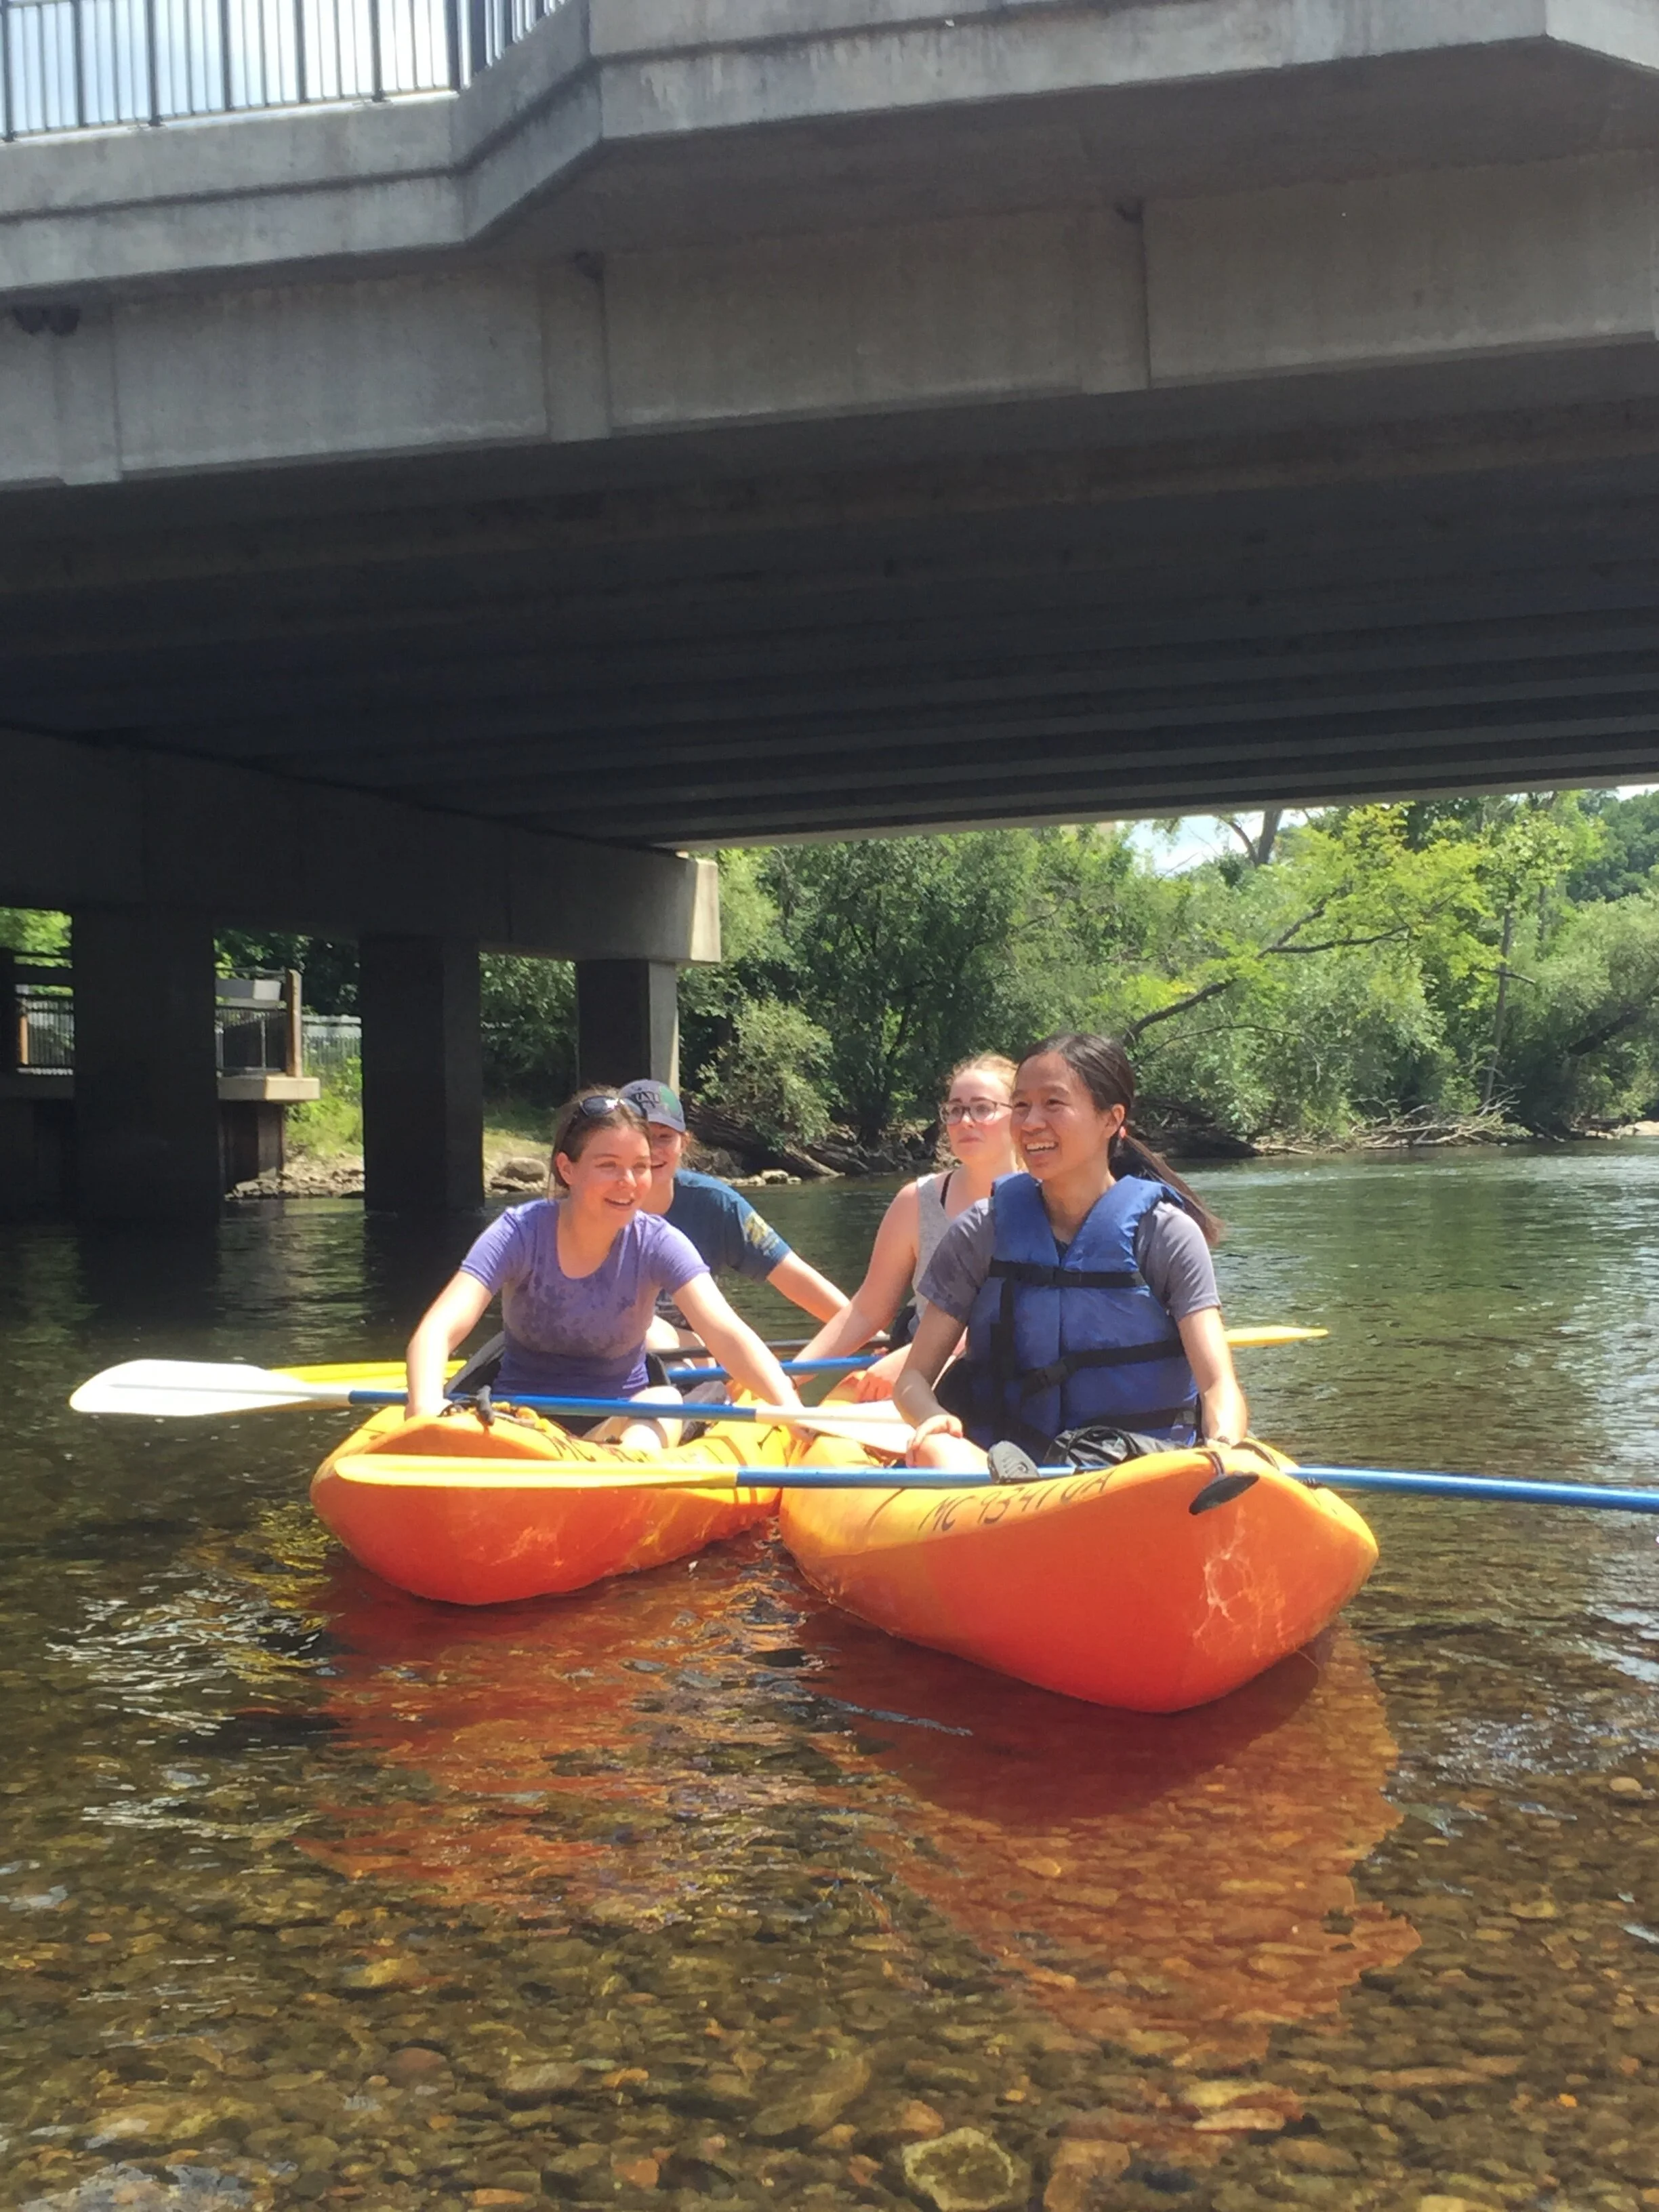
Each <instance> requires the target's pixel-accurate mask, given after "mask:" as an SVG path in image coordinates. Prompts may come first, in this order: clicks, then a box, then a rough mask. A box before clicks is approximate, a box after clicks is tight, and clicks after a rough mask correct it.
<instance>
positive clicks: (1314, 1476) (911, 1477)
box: [347, 1390, 1659, 1513]
mask: <svg viewBox="0 0 1659 2212" xmlns="http://www.w3.org/2000/svg"><path fill="white" fill-rule="evenodd" d="M463 1402H465V1401H460V1400H454V1401H452V1403H456V1404H459V1403H463ZM507 1402H508V1403H510V1404H512V1405H514V1406H524V1407H528V1408H529V1409H530V1410H531V1411H532V1413H571V1414H574V1416H575V1417H576V1418H577V1419H579V1420H586V1419H599V1420H604V1419H608V1418H610V1417H611V1416H613V1415H616V1414H624V1415H627V1416H628V1417H629V1418H630V1419H634V1420H636V1421H649V1420H653V1419H668V1420H673V1419H678V1418H680V1414H679V1413H677V1410H676V1408H675V1407H674V1406H673V1404H672V1403H671V1401H666V1400H664V1399H660V1398H655V1399H653V1398H535V1397H529V1396H526V1395H520V1394H519V1393H516V1392H515V1393H514V1395H513V1397H512V1398H511V1400H509V1401H507ZM347 1403H348V1404H349V1405H353V1406H401V1405H402V1404H404V1393H403V1391H401V1390H353V1391H352V1392H351V1393H350V1394H349V1397H348V1399H347ZM804 1410H806V1411H811V1408H805V1409H804ZM847 1410H848V1412H849V1413H856V1411H857V1410H858V1409H857V1407H848V1409H847ZM684 1418H685V1419H689V1420H694V1421H762V1420H763V1421H765V1422H766V1423H768V1425H775V1423H776V1419H777V1416H776V1415H775V1414H773V1413H757V1411H756V1409H755V1407H752V1406H726V1405H718V1404H716V1405H708V1404H702V1405H691V1406H687V1407H684ZM1036 1472H1037V1475H1038V1477H1039V1479H1040V1480H1043V1481H1054V1480H1060V1478H1062V1477H1064V1476H1066V1475H1074V1474H1084V1473H1085V1472H1088V1470H1086V1469H1084V1468H1075V1467H1042V1468H1038V1469H1037V1470H1036ZM1287 1472H1293V1473H1295V1474H1297V1475H1298V1476H1299V1477H1300V1479H1301V1480H1303V1481H1304V1482H1305V1483H1308V1484H1309V1485H1310V1486H1312V1487H1314V1488H1316V1489H1317V1488H1327V1489H1331V1490H1394V1491H1404V1492H1407V1494H1408V1495H1411V1496H1414V1497H1419V1498H1474V1499H1480V1500H1484V1501H1489V1502H1491V1503H1492V1504H1510V1505H1577V1506H1583V1507H1588V1508H1589V1509H1590V1510H1596V1511H1601V1512H1603V1513H1659V1489H1656V1490H1608V1489H1601V1488H1598V1487H1596V1486H1595V1485H1594V1484H1591V1483H1586V1482H1510V1481H1507V1480H1503V1479H1502V1478H1499V1477H1497V1476H1493V1475H1486V1474H1414V1473H1407V1472H1405V1471H1403V1470H1401V1469H1397V1468H1383V1467H1298V1468H1295V1469H1293V1470H1287ZM778 1474H785V1475H786V1477H787V1484H788V1487H789V1488H791V1489H792V1490H836V1489H845V1488H847V1487H848V1480H849V1477H851V1476H853V1475H854V1474H857V1475H860V1476H862V1477H863V1478H864V1479H865V1480H868V1481H870V1483H871V1486H872V1487H873V1488H886V1487H890V1485H889V1484H887V1483H885V1482H884V1481H883V1480H882V1478H881V1475H880V1474H878V1473H874V1472H872V1469H870V1468H789V1469H787V1471H786V1470H783V1469H778V1470H775V1473H774V1477H773V1479H769V1480H768V1481H767V1483H766V1487H767V1488H768V1489H770V1488H772V1487H774V1486H775V1476H776V1475H778ZM900 1486H902V1488H904V1489H907V1490H980V1489H987V1488H989V1487H991V1486H992V1485H991V1480H990V1477H989V1476H988V1475H979V1474H945V1473H940V1472H939V1471H937V1470H935V1469H933V1468H905V1469H904V1470H903V1476H902V1485H900Z"/></svg>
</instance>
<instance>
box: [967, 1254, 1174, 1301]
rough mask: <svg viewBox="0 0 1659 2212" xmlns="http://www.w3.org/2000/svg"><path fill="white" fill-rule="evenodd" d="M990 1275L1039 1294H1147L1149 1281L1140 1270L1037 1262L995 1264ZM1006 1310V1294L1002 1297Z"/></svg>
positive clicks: (1013, 1261)
mask: <svg viewBox="0 0 1659 2212" xmlns="http://www.w3.org/2000/svg"><path fill="white" fill-rule="evenodd" d="M987 1273H989V1274H993V1275H998V1276H1000V1278H1001V1279H1002V1280H1003V1281H1004V1282H1005V1283H1023V1284H1024V1285H1025V1286H1026V1287H1027V1289H1029V1290H1038V1291H1144V1290H1145V1289H1146V1277H1145V1275H1143V1274H1142V1273H1141V1272H1140V1270H1139V1267H1118V1268H1111V1269H1108V1268H1102V1267H1043V1266H1042V1265H1041V1264H1040V1263H1039V1262H1038V1261H1035V1260H993V1261H992V1262H991V1265H990V1267H989V1268H988V1269H987ZM1003 1305H1004V1309H1005V1310H1006V1306H1007V1293H1006V1291H1004V1293H1003Z"/></svg>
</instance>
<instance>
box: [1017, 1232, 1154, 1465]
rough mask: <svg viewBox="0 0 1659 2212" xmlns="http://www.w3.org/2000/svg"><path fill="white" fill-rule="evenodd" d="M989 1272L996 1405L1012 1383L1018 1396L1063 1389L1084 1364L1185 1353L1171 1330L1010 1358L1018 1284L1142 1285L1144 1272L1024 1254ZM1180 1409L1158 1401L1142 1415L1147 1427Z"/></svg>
mask: <svg viewBox="0 0 1659 2212" xmlns="http://www.w3.org/2000/svg"><path fill="white" fill-rule="evenodd" d="M989 1272H990V1273H992V1274H993V1275H997V1276H1000V1278H1001V1281H1002V1299H1001V1304H1000V1306H999V1308H998V1311H997V1317H996V1322H995V1324H994V1327H993V1328H992V1331H991V1357H990V1360H989V1362H988V1364H989V1366H990V1370H991V1373H990V1377H989V1380H990V1382H991V1385H992V1389H993V1390H994V1393H995V1399H996V1404H997V1406H998V1407H1003V1406H1005V1405H1006V1400H1007V1394H1008V1392H1009V1391H1010V1390H1011V1389H1012V1390H1015V1391H1017V1392H1018V1395H1020V1396H1021V1397H1022V1398H1034V1397H1036V1395H1037V1393H1038V1392H1039V1391H1042V1390H1049V1389H1063V1388H1064V1387H1065V1385H1066V1383H1068V1382H1069V1381H1070V1380H1071V1378H1072V1376H1073V1375H1076V1374H1078V1373H1079V1372H1080V1371H1081V1370H1083V1369H1084V1368H1085V1367H1134V1366H1139V1365H1140V1364H1142V1363H1143V1362H1146V1361H1148V1360H1154V1359H1174V1358H1185V1357H1186V1346H1184V1345H1183V1344H1182V1340H1181V1339H1180V1337H1179V1335H1178V1334H1176V1332H1175V1331H1173V1330H1171V1331H1170V1334H1168V1335H1167V1336H1161V1337H1158V1338H1155V1339H1154V1340H1153V1341H1152V1343H1151V1344H1120V1345H1112V1346H1108V1347H1106V1348H1104V1349H1103V1350H1101V1351H1097V1352H1062V1353H1061V1354H1060V1358H1058V1359H1052V1360H1050V1361H1049V1362H1048V1365H1047V1366H1046V1367H1026V1368H1022V1367H1018V1366H1017V1365H1016V1364H1015V1362H1014V1311H1015V1304H1016V1301H1015V1296H1014V1293H1015V1290H1016V1287H1017V1286H1018V1285H1022V1284H1025V1285H1036V1288H1037V1289H1039V1290H1050V1289H1062V1290H1089V1291H1133V1290H1140V1289H1144V1288H1145V1286H1146V1278H1145V1277H1144V1276H1143V1275H1142V1274H1141V1273H1140V1270H1139V1268H1138V1267H1131V1268H1120V1269H1117V1270H1115V1271H1114V1272H1110V1273H1108V1272H1105V1271H1103V1270H1099V1269H1095V1270H1091V1269H1088V1268H1083V1267H1042V1266H1039V1265H1038V1264H1037V1263H1036V1262H1035V1261H1026V1260H993V1261H992V1262H991V1266H990V1271H989ZM1166 1412H1167V1413H1168V1414H1169V1419H1168V1420H1167V1422H1166V1421H1165V1419H1164V1415H1165V1413H1166ZM1182 1413H1183V1409H1176V1410H1173V1411H1171V1410H1170V1409H1169V1408H1166V1407H1158V1410H1157V1411H1156V1412H1155V1413H1149V1414H1146V1415H1145V1416H1143V1419H1145V1421H1146V1426H1147V1427H1148V1428H1159V1427H1164V1426H1168V1427H1173V1426H1174V1425H1176V1422H1177V1421H1179V1420H1180V1419H1182Z"/></svg>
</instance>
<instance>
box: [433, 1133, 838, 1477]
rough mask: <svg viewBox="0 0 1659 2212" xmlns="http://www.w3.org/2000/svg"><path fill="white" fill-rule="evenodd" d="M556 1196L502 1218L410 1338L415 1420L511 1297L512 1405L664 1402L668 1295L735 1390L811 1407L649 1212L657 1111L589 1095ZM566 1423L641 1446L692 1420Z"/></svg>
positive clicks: (667, 1439)
mask: <svg viewBox="0 0 1659 2212" xmlns="http://www.w3.org/2000/svg"><path fill="white" fill-rule="evenodd" d="M553 1180H554V1182H555V1185H556V1188H557V1191H558V1197H557V1200H556V1201H554V1200H547V1199H536V1200H532V1202H531V1203H530V1204H529V1205H528V1206H509V1207H508V1208H507V1211H506V1212H504V1213H502V1214H500V1215H498V1216H497V1218H495V1220H494V1221H492V1222H491V1223H490V1225H489V1228H488V1229H486V1230H485V1231H484V1232H483V1236H482V1237H479V1238H478V1239H477V1242H476V1243H474V1245H473V1247H472V1249H471V1251H470V1252H469V1253H468V1254H467V1255H466V1257H465V1259H464V1260H463V1261H462V1262H461V1264H460V1268H459V1272H458V1273H456V1274H455V1275H454V1276H453V1278H452V1279H451V1280H450V1281H449V1283H448V1284H447V1285H446V1286H445V1288H444V1289H443V1290H442V1291H440V1292H439V1294H438V1296H437V1297H436V1298H435V1300H434V1301H433V1304H432V1305H431V1306H430V1307H429V1308H428V1311H427V1313H426V1316H425V1317H424V1318H423V1319H422V1322H421V1325H420V1327H419V1328H417V1329H416V1332H415V1334H414V1335H413V1336H412V1337H411V1338H410V1344H409V1411H410V1416H411V1417H419V1416H421V1415H431V1414H435V1413H439V1412H441V1410H442V1407H443V1405H444V1377H445V1374H446V1372H447V1368H448V1364H449V1357H450V1354H451V1353H452V1352H453V1350H454V1348H455V1346H457V1345H458V1344H459V1343H460V1341H461V1340H462V1339H463V1338H464V1337H465V1336H466V1335H467V1334H469V1333H470V1332H471V1330H472V1329H473V1328H476V1327H477V1324H478V1322H480V1321H481V1320H482V1319H483V1315H484V1311H485V1309H486V1308H487V1307H488V1306H489V1302H490V1300H491V1299H492V1298H493V1297H496V1296H497V1295H499V1296H500V1298H501V1318H502V1322H503V1323H504V1330H503V1334H504V1339H505V1342H504V1346H503V1350H502V1354H501V1371H500V1373H499V1375H498V1376H497V1377H496V1380H495V1385H494V1389H495V1395H497V1396H499V1397H500V1398H501V1399H503V1400H507V1401H510V1400H512V1399H513V1396H514V1395H520V1396H524V1397H538V1398H539V1397H548V1398H647V1397H648V1398H651V1399H653V1400H658V1401H660V1400H663V1399H667V1400H670V1401H673V1402H675V1403H678V1399H679V1393H678V1391H677V1390H674V1389H669V1388H667V1387H666V1386H663V1385H659V1386H657V1387H656V1388H654V1389H653V1388H651V1387H650V1386H649V1383H648V1377H647V1368H646V1358H645V1340H646V1332H647V1328H649V1327H650V1323H651V1316H652V1315H653V1312H654V1310H655V1309H656V1302H657V1299H658V1297H659V1296H660V1295H662V1294H664V1293H666V1294H668V1295H669V1296H671V1297H673V1298H674V1299H675V1300H676V1301H677V1303H678V1304H679V1306H680V1307H681V1309H682V1310H684V1313H685V1314H686V1316H688V1318H689V1319H690V1322H691V1323H692V1325H693V1327H694V1328H696V1331H697V1333H698V1334H699V1335H700V1336H701V1337H702V1340H703V1341H704V1343H705V1344H707V1345H708V1348H709V1350H710V1351H711V1352H714V1355H715V1357H716V1358H718V1359H719V1360H720V1364H721V1365H722V1366H724V1367H725V1368H726V1370H728V1372H729V1373H730V1375H731V1376H732V1381H733V1383H737V1384H740V1385H742V1386H744V1387H745V1388H747V1389H750V1390H751V1391H753V1392H754V1394H755V1395H756V1396H757V1398H760V1399H762V1400H763V1401H765V1402H766V1403H768V1404H770V1405H785V1406H795V1405H799V1402H800V1401H799V1399H798V1398H797V1397H796V1395H795V1392H794V1389H793V1386H792V1384H791V1383H790V1382H789V1381H788V1378H787V1376H785V1374H784V1372H783V1370H782V1369H781V1367H780V1366H779V1365H778V1363H777V1361H776V1360H775V1359H774V1358H773V1357H772V1354H771V1353H770V1352H769V1351H768V1350H767V1348H766V1346H764V1345H763V1343H762V1342H761V1340H760V1339H759V1338H758V1337H757V1335H756V1334H755V1333H754V1331H753V1330H752V1329H751V1328H749V1327H748V1326H747V1324H746V1323H744V1322H741V1321H739V1320H738V1316H736V1314H734V1313H733V1312H732V1309H731V1307H730V1306H729V1305H728V1304H726V1300H725V1298H724V1297H721V1295H720V1291H717V1290H716V1289H715V1287H714V1279H713V1278H712V1276H711V1275H710V1274H709V1272H708V1263H707V1261H705V1260H704V1259H703V1258H702V1255H701V1254H700V1253H698V1251H697V1250H696V1247H695V1246H694V1245H692V1244H691V1243H690V1242H689V1241H688V1239H687V1238H685V1237H683V1236H682V1235H681V1234H680V1232H679V1231H678V1229H674V1228H671V1226H670V1225H669V1224H668V1223H667V1222H666V1221H664V1220H662V1219H660V1218H659V1217H658V1216H657V1215H655V1214H653V1213H646V1212H641V1200H642V1199H643V1198H644V1197H645V1195H646V1194H647V1192H648V1191H649V1189H650V1188H651V1146H650V1144H649V1141H648V1139H647V1135H646V1125H645V1119H644V1116H643V1115H641V1113H640V1112H639V1110H638V1109H637V1108H636V1107H635V1106H633V1105H631V1104H630V1103H629V1101H628V1100H627V1099H625V1098H623V1097H618V1096H617V1093H616V1092H614V1091H604V1090H599V1089H591V1090H587V1091H580V1092H579V1093H578V1094H577V1096H576V1097H574V1098H573V1099H572V1100H571V1101H570V1102H569V1103H568V1105H567V1106H565V1107H564V1108H563V1109H562V1111H561V1113H560V1115H559V1117H558V1120H557V1121H556V1124H555V1127H554V1136H553ZM562 1426H563V1427H565V1428H567V1429H569V1430H570V1431H572V1432H573V1433H574V1434H576V1435H586V1434H587V1433H589V1432H592V1434H594V1435H596V1436H598V1437H600V1438H602V1439H603V1440H604V1441H606V1442H611V1443H623V1444H628V1445H630V1446H632V1447H633V1448H634V1449H636V1450H646V1451H659V1450H661V1449H663V1448H664V1447H665V1445H666V1444H668V1443H675V1442H678V1423H673V1422H669V1423H663V1422H660V1421H651V1420H641V1421H627V1420H623V1421H618V1422H616V1423H611V1422H608V1421H602V1422H599V1423H594V1422H591V1421H589V1422H584V1421H582V1420H580V1419H569V1420H566V1421H563V1422H562Z"/></svg>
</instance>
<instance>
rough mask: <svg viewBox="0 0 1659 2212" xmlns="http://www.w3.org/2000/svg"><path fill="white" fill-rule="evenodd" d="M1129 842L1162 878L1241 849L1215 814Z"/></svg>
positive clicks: (1633, 792)
mask: <svg viewBox="0 0 1659 2212" xmlns="http://www.w3.org/2000/svg"><path fill="white" fill-rule="evenodd" d="M1649 791H1659V784H1653V783H1626V784H1620V787H1619V791H1618V796H1619V797H1620V799H1638V798H1639V797H1640V796H1641V795H1642V793H1644V792H1649ZM1238 819H1239V820H1240V822H1241V823H1243V825H1244V827H1245V829H1260V827H1261V815H1260V814H1259V813H1258V814H1247V813H1241V814H1240V815H1239V817H1238ZM1306 819H1307V811H1305V810H1303V809H1301V808H1294V807H1293V808H1291V810H1290V811H1288V812H1287V813H1286V815H1285V821H1286V822H1287V823H1293V822H1302V821H1305V820H1306ZM1129 842H1131V844H1133V847H1134V848H1135V850H1136V851H1137V852H1138V853H1139V854H1142V855H1143V856H1144V857H1145V858H1146V860H1148V861H1149V862H1150V863H1151V865H1152V867H1153V868H1154V869H1155V870H1156V871H1157V872H1158V874H1159V875H1160V876H1178V875H1181V874H1182V873H1184V872H1185V871H1186V870H1187V869H1188V868H1196V867H1198V866H1200V865H1201V864H1202V863H1203V862H1204V861H1206V860H1216V859H1218V857H1219V856H1220V854H1223V853H1230V852H1231V853H1237V852H1238V851H1239V850H1240V849H1241V848H1240V846H1239V842H1238V840H1237V837H1236V836H1234V835H1233V833H1232V831H1231V829H1229V828H1228V827H1227V825H1226V823H1225V822H1224V821H1222V820H1221V818H1220V817H1219V816H1218V815H1214V814H1186V815H1183V816H1182V817H1181V819H1180V820H1179V821H1178V822H1176V823H1175V824H1174V825H1173V827H1172V828H1170V829H1165V828H1164V826H1163V825H1162V824H1161V823H1157V822H1136V823H1133V824H1132V825H1131V827H1130V830H1129Z"/></svg>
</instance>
